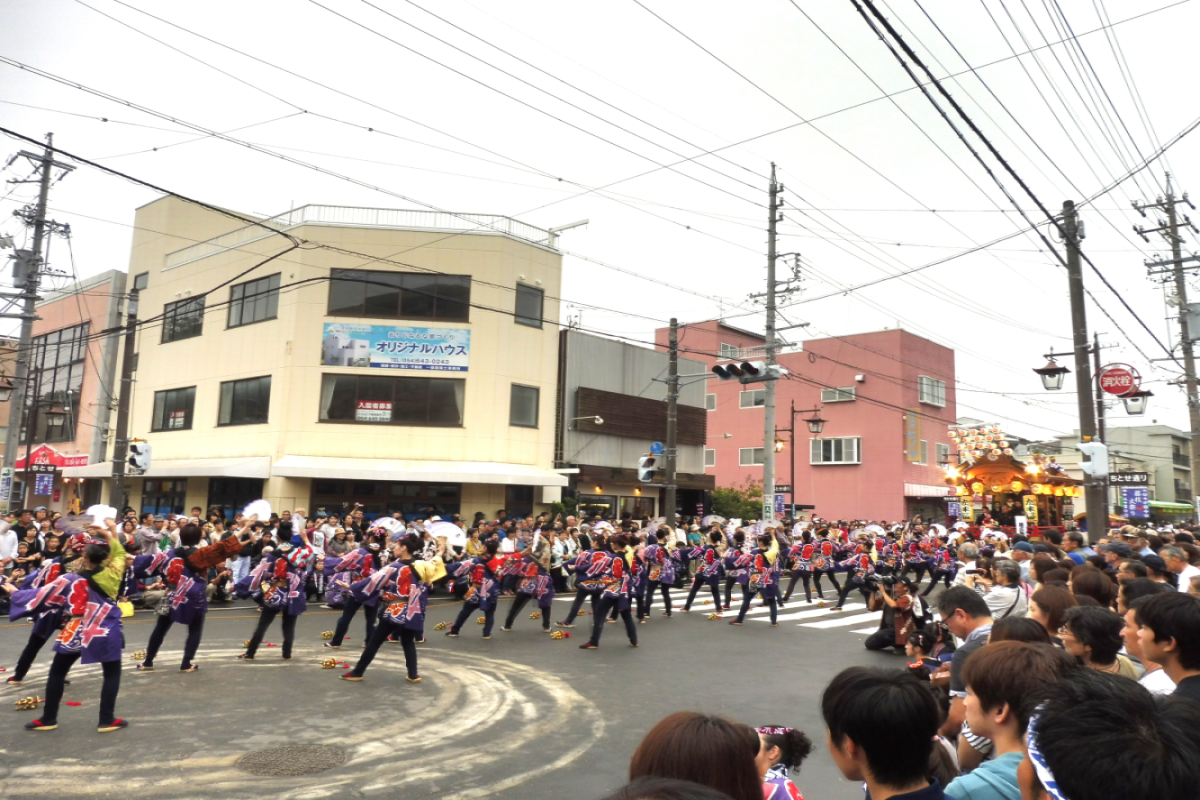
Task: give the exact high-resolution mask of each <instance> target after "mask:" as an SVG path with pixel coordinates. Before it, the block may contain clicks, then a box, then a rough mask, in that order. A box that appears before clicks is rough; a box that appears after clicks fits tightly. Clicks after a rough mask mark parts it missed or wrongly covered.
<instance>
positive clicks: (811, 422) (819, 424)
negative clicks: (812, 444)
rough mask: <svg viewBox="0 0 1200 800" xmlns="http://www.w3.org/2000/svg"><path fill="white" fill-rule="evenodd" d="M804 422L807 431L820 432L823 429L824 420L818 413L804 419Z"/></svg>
mask: <svg viewBox="0 0 1200 800" xmlns="http://www.w3.org/2000/svg"><path fill="white" fill-rule="evenodd" d="M804 422H805V424H807V425H808V432H809V433H816V434H820V433H821V431H823V430H825V420H823V419H821V417H820V415H819V414H818V415H817V416H815V417H813V418H812V419H806V420H804Z"/></svg>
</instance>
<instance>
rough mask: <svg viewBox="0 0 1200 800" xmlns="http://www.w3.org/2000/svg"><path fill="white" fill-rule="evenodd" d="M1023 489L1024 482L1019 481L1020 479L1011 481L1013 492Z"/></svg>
mask: <svg viewBox="0 0 1200 800" xmlns="http://www.w3.org/2000/svg"><path fill="white" fill-rule="evenodd" d="M1024 489H1025V484H1023V483H1021V482H1020V481H1013V482H1012V490H1013V491H1014V492H1020V491H1024Z"/></svg>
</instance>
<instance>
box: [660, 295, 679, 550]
mask: <svg viewBox="0 0 1200 800" xmlns="http://www.w3.org/2000/svg"><path fill="white" fill-rule="evenodd" d="M667 344H668V345H669V350H668V352H667V452H666V456H667V458H666V469H665V470H664V473H663V474H664V478H665V480H664V481H663V483H664V484H665V486H664V489H665V491H664V492H663V498H664V499H663V505H665V506H666V508H665V509H663V516H665V517H666V518H667V524H668V525H670V526H671V530H675V505H676V499H675V489H676V486H675V469H676V456H677V455H678V443H677V441H676V440H677V438H678V435H679V320H677V319H676V318H675V317H671V330H670V332H669V333H668V334H667Z"/></svg>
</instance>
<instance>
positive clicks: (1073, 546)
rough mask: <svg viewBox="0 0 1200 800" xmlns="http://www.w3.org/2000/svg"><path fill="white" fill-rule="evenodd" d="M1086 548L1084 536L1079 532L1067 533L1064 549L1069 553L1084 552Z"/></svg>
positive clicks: (1063, 543)
mask: <svg viewBox="0 0 1200 800" xmlns="http://www.w3.org/2000/svg"><path fill="white" fill-rule="evenodd" d="M1083 547H1084V540H1083V534H1082V533H1080V532H1079V531H1067V532H1066V534H1065V535H1064V536H1063V541H1062V549H1063V550H1066V551H1067V552H1068V553H1073V552H1075V551H1076V550H1082V549H1083Z"/></svg>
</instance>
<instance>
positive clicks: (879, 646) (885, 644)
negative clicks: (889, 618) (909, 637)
mask: <svg viewBox="0 0 1200 800" xmlns="http://www.w3.org/2000/svg"><path fill="white" fill-rule="evenodd" d="M895 645H896V630H895V629H894V628H893V627H892V626H890V625H889V626H887V627H881V628H880V629H879V630H877V631H875V632H874V633H872V634H871V635H870V636H868V637H867V640H866V641H865V642H863V646H864V647H866V648H867V649H868V650H887V649H888V648H889V647H894V646H895Z"/></svg>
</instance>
